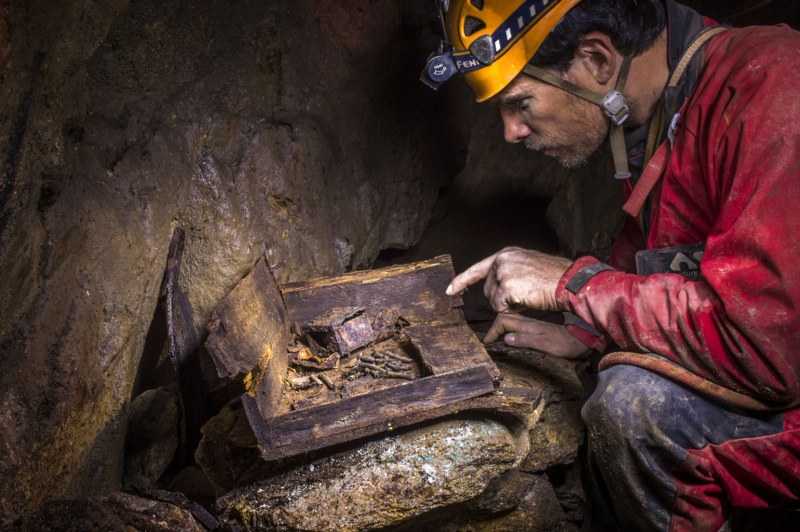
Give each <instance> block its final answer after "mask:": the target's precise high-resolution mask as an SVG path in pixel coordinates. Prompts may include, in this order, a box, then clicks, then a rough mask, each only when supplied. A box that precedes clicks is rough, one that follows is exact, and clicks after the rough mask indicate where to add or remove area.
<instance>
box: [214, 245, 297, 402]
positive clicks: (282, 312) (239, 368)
mask: <svg viewBox="0 0 800 532" xmlns="http://www.w3.org/2000/svg"><path fill="white" fill-rule="evenodd" d="M288 344H289V325H288V322H287V320H286V309H285V307H284V304H283V298H282V297H281V293H280V289H279V288H278V284H277V283H276V282H275V278H274V277H273V276H272V273H271V272H270V271H269V267H268V266H267V262H266V260H265V259H264V258H263V257H262V258H260V259H259V260H258V262H256V265H255V266H254V267H253V270H252V271H251V272H250V274H249V275H247V277H245V278H244V279H242V280H241V281H240V282H239V284H237V285H236V287H235V288H234V289H233V290H232V291H231V292H230V294H228V295H227V296H226V297H225V298H224V299H223V300H222V301H221V302H220V304H219V305H217V307H216V308H215V309H214V311H213V312H212V313H211V319H210V321H209V335H208V339H207V340H206V344H205V345H206V348H207V349H208V351H209V353H210V354H211V357H212V358H213V360H214V363H215V364H216V367H217V373H218V374H219V375H220V376H221V377H232V376H236V375H246V374H248V373H250V374H251V377H252V381H251V390H250V393H255V391H256V390H258V393H259V406H260V407H261V408H262V409H263V411H264V414H265V415H267V416H269V415H272V414H271V413H273V412H276V411H277V409H278V405H279V404H280V402H281V400H282V398H283V379H284V378H285V377H286V371H287V368H288V357H287V346H288Z"/></svg>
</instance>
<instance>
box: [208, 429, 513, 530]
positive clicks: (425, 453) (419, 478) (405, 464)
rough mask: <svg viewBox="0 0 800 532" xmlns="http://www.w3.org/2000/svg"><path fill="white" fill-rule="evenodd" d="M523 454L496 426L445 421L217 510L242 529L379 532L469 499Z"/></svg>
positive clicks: (251, 490) (240, 496)
mask: <svg viewBox="0 0 800 532" xmlns="http://www.w3.org/2000/svg"><path fill="white" fill-rule="evenodd" d="M521 450H522V454H521V452H520V451H521ZM524 451H525V446H521V445H520V442H519V441H516V439H515V437H514V435H513V434H512V433H510V432H509V431H508V429H507V428H506V427H505V426H504V425H502V424H500V423H498V422H495V421H488V420H451V421H445V422H441V423H438V424H436V425H432V426H430V427H425V428H421V429H417V430H413V431H410V432H406V433H402V434H399V435H396V436H388V437H386V438H383V439H380V440H376V441H371V442H369V443H366V444H365V445H363V446H362V447H360V448H358V449H356V450H354V451H352V452H347V453H344V454H342V455H340V456H336V457H331V458H327V459H324V460H321V461H319V462H317V463H315V464H310V465H307V466H302V467H300V468H297V469H294V470H292V471H290V472H288V473H285V474H283V475H280V476H278V477H275V478H274V479H271V480H269V481H268V482H264V483H259V484H256V485H253V486H252V487H248V488H245V489H243V490H239V491H236V492H233V493H231V494H229V495H226V496H225V497H223V498H222V499H221V500H220V501H219V504H220V505H221V506H222V507H224V508H225V516H226V518H227V519H228V520H229V521H230V520H232V521H235V522H237V523H238V524H240V525H241V526H242V527H243V529H244V530H334V529H335V530H368V529H369V530H371V529H379V528H382V527H387V526H396V525H400V524H402V523H403V522H406V521H409V520H411V519H413V518H415V517H419V516H422V515H424V514H426V513H428V512H431V511H433V510H436V509H438V508H441V507H444V506H449V505H453V504H457V503H460V502H464V501H467V500H469V499H472V498H473V497H475V496H476V495H478V494H480V493H481V492H482V491H483V490H484V488H486V486H487V485H488V484H489V483H490V481H492V480H493V479H495V478H496V477H498V476H500V475H501V474H502V473H504V472H505V471H507V470H509V469H510V468H511V467H513V466H514V465H515V464H516V463H517V462H519V460H520V459H521V458H522V455H523V454H524Z"/></svg>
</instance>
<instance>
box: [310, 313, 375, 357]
mask: <svg viewBox="0 0 800 532" xmlns="http://www.w3.org/2000/svg"><path fill="white" fill-rule="evenodd" d="M302 330H303V332H304V333H306V334H308V335H310V336H311V338H312V339H313V340H314V341H316V342H317V343H318V344H321V345H323V346H325V347H326V348H327V349H328V350H329V351H337V352H339V353H340V354H341V355H342V356H345V355H348V354H350V353H351V352H353V351H355V350H356V349H359V348H361V347H364V346H365V345H368V344H370V343H372V342H373V341H374V340H375V338H376V334H375V332H374V331H373V330H372V323H370V320H369V318H368V317H367V316H366V315H365V314H364V309H361V308H355V307H336V308H332V309H330V310H329V311H327V312H325V313H324V314H322V315H320V316H317V317H316V318H314V319H313V320H311V321H309V322H307V323H305V324H303V326H302Z"/></svg>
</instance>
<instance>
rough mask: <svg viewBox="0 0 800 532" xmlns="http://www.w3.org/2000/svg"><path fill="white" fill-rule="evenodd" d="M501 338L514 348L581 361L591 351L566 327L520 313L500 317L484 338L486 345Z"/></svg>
mask: <svg viewBox="0 0 800 532" xmlns="http://www.w3.org/2000/svg"><path fill="white" fill-rule="evenodd" d="M501 336H503V340H504V341H505V343H506V344H508V345H510V346H511V347H523V348H528V349H535V350H537V351H539V352H541V353H545V354H547V355H551V356H555V357H561V358H580V357H583V356H586V355H587V354H589V351H591V349H589V348H588V347H586V346H585V345H584V344H583V342H581V341H580V340H578V339H577V338H575V337H574V336H572V335H571V334H570V333H569V331H567V328H566V327H564V326H563V325H558V324H555V323H547V322H546V321H539V320H535V319H533V318H526V317H524V316H520V315H519V314H498V315H497V318H496V319H495V320H494V323H493V324H492V326H491V327H490V328H489V330H488V331H487V332H486V336H484V337H483V343H485V344H488V343H491V342H494V341H495V340H497V339H498V338H500V337H501Z"/></svg>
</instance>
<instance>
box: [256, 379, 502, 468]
mask: <svg viewBox="0 0 800 532" xmlns="http://www.w3.org/2000/svg"><path fill="white" fill-rule="evenodd" d="M493 391H494V384H493V382H492V375H491V374H490V372H489V369H488V368H487V367H486V366H483V365H481V366H474V367H470V368H466V369H462V370H458V371H453V372H451V373H445V374H442V375H435V376H431V377H426V378H423V379H419V380H416V381H412V382H409V383H406V384H400V385H397V386H393V387H391V388H386V389H383V390H380V391H377V392H372V393H369V394H365V395H360V396H357V397H351V398H348V399H345V400H342V401H339V402H336V403H328V404H325V405H320V406H317V407H313V408H307V409H303V410H299V411H296V412H289V413H287V414H283V415H281V416H277V417H274V418H272V419H268V420H265V419H264V418H263V416H261V415H259V413H258V407H257V406H256V401H257V400H258V398H252V397H248V396H245V397H243V398H242V402H243V404H244V406H245V412H246V413H247V416H248V419H249V420H250V424H251V426H252V428H253V432H254V433H255V435H256V438H257V439H258V442H259V448H260V450H261V454H262V457H263V458H264V459H265V460H275V459H278V458H285V457H288V456H293V455H296V454H300V453H303V452H308V451H311V450H315V449H321V448H323V447H327V446H329V445H334V444H337V443H342V442H346V441H351V440H355V439H358V438H361V437H364V436H369V435H372V434H377V433H380V432H384V431H386V430H392V429H393V428H399V427H401V426H405V425H409V424H412V423H417V422H419V421H424V420H428V419H433V418H436V417H439V416H441V415H447V414H449V413H452V412H453V411H454V409H453V407H452V405H454V404H456V403H459V402H462V401H464V400H467V399H472V398H474V397H478V396H481V395H484V394H487V393H491V392H493ZM457 410H458V409H457V408H456V410H455V411H457Z"/></svg>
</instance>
